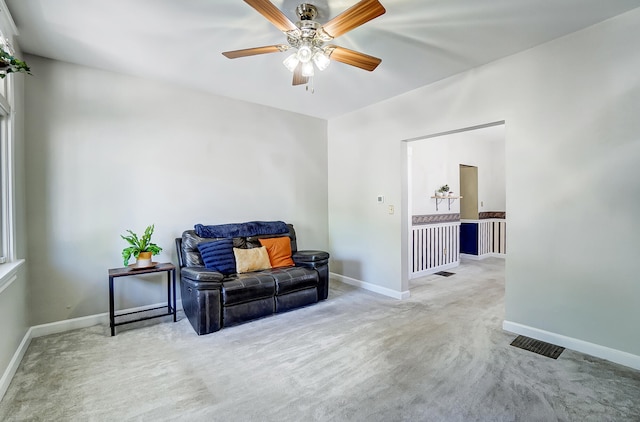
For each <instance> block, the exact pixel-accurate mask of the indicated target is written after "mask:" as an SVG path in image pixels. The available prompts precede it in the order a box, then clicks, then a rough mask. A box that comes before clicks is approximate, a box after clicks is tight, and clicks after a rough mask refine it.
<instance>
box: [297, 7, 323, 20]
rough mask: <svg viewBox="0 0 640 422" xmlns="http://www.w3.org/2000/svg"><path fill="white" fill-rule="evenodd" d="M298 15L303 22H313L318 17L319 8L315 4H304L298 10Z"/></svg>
mask: <svg viewBox="0 0 640 422" xmlns="http://www.w3.org/2000/svg"><path fill="white" fill-rule="evenodd" d="M296 13H297V14H298V16H299V17H300V20H301V21H312V20H314V19H315V18H316V16H318V8H317V7H315V6H314V5H313V4H309V3H302V4H301V5H300V6H298V7H297V8H296Z"/></svg>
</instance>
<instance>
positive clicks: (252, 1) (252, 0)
mask: <svg viewBox="0 0 640 422" xmlns="http://www.w3.org/2000/svg"><path fill="white" fill-rule="evenodd" d="M244 2H245V3H247V4H248V5H249V6H251V7H253V8H254V9H256V10H257V11H258V13H260V14H261V15H262V16H264V17H265V18H267V19H268V20H269V22H271V23H272V24H274V25H275V27H276V28H278V29H279V30H281V31H282V32H287V31H291V30H294V29H297V27H296V26H295V25H294V24H293V22H291V21H290V20H289V18H287V17H286V16H285V15H284V13H282V12H281V11H280V9H278V8H277V7H276V6H274V4H273V3H271V2H270V1H269V0H244Z"/></svg>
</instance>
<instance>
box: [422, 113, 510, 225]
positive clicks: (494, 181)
mask: <svg viewBox="0 0 640 422" xmlns="http://www.w3.org/2000/svg"><path fill="white" fill-rule="evenodd" d="M409 148H411V150H412V153H411V156H410V158H409V160H411V169H412V175H411V188H412V189H411V204H412V206H411V208H412V214H413V215H426V214H449V213H459V212H460V201H459V200H455V201H452V202H451V209H450V210H449V207H448V205H447V202H448V201H446V200H444V201H442V202H440V205H438V210H437V211H436V205H435V201H436V200H435V199H433V198H431V197H432V196H433V195H434V193H435V191H436V190H437V189H438V188H440V186H442V185H444V184H445V183H446V184H448V185H449V188H450V189H451V191H453V192H454V195H460V164H464V165H469V166H475V167H477V168H478V211H479V212H483V211H504V210H505V206H506V203H505V170H504V169H505V162H504V151H505V143H504V125H499V126H493V127H489V128H482V129H476V130H470V131H465V132H458V133H452V134H448V135H443V136H437V137H434V138H429V139H423V140H419V141H414V142H411V143H410V144H409ZM463 199H464V198H463ZM481 203H482V205H481Z"/></svg>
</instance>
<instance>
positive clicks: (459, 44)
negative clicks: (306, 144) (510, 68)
mask: <svg viewBox="0 0 640 422" xmlns="http://www.w3.org/2000/svg"><path fill="white" fill-rule="evenodd" d="M380 1H381V3H382V4H383V5H384V7H385V8H386V9H387V13H386V14H384V15H382V16H381V17H379V18H377V19H374V20H373V21H370V22H368V23H366V24H365V25H363V26H361V27H359V28H356V29H355V30H353V31H351V32H349V33H348V34H346V35H343V36H341V37H339V38H337V39H336V40H335V41H334V43H335V44H338V45H341V46H343V47H347V48H350V49H353V50H357V51H361V52H363V53H367V54H370V55H373V56H376V57H380V58H381V59H382V64H381V65H380V66H379V67H378V68H377V69H376V70H375V71H374V72H371V73H370V72H367V71H364V70H361V69H358V68H354V67H351V66H347V65H344V64H342V63H337V62H334V63H332V64H331V66H329V68H328V69H327V70H325V71H324V72H322V73H318V74H317V75H316V77H315V78H314V84H315V92H314V93H313V94H312V93H311V92H310V91H305V88H304V86H297V87H293V86H291V73H289V71H288V70H287V69H285V67H284V66H283V65H282V60H283V59H284V58H285V57H286V56H287V53H276V54H267V55H263V56H252V57H244V58H239V59H235V60H229V59H227V58H225V57H224V56H222V54H221V53H222V52H223V51H228V50H236V49H242V48H249V47H257V46H263V45H272V44H279V43H286V40H285V37H284V35H283V34H282V33H281V32H280V31H278V30H277V29H276V28H275V27H274V26H273V25H271V23H269V21H267V20H266V19H265V18H264V17H262V16H261V15H260V14H259V13H258V12H256V11H255V10H254V9H253V8H251V7H250V6H249V5H248V4H246V3H245V2H243V1H242V0H6V3H7V5H8V7H9V10H10V12H11V15H12V16H13V19H14V21H15V22H16V25H17V27H18V30H19V32H20V35H19V37H18V38H17V40H18V44H19V45H20V47H21V48H22V49H23V51H25V52H28V53H31V54H36V55H40V56H43V57H48V58H52V59H57V60H63V61H67V62H71V63H77V64H80V65H85V66H91V67H96V68H100V69H106V70H111V71H115V72H121V73H125V74H131V75H137V76H142V77H147V78H154V79H159V80H164V81H168V82H172V83H178V84H183V85H187V86H190V87H192V88H195V89H198V90H202V91H206V92H210V93H213V94H217V95H223V96H226V97H231V98H236V99H240V100H245V101H250V102H253V103H258V104H264V105H268V106H272V107H277V108H280V109H284V110H290V111H295V112H299V113H303V114H306V115H310V116H315V117H320V118H324V119H329V118H331V117H335V116H339V115H342V114H345V113H348V112H350V111H353V110H356V109H358V108H361V107H364V106H367V105H369V104H372V103H375V102H378V101H381V100H383V99H386V98H390V97H393V96H396V95H399V94H402V93H404V92H407V91H410V90H413V89H415V88H418V87H420V86H423V85H427V84H429V83H432V82H434V81H437V80H440V79H443V78H446V77H448V76H450V75H453V74H456V73H459V72H462V71H465V70H468V69H470V68H473V67H476V66H479V65H482V64H485V63H488V62H490V61H493V60H496V59H498V58H501V57H505V56H508V55H511V54H514V53H516V52H518V51H522V50H525V49H528V48H530V47H533V46H535V45H538V44H541V43H544V42H546V41H549V40H552V39H554V38H557V37H560V36H563V35H565V34H569V33H571V32H574V31H576V30H579V29H581V28H584V27H587V26H590V25H592V24H594V23H597V22H599V21H602V20H605V19H607V18H610V17H612V16H615V15H618V14H620V13H623V12H625V11H628V10H631V9H633V8H636V7H640V0H380ZM302 2H303V1H301V0H273V3H274V4H275V5H276V6H277V7H278V8H280V9H281V10H282V11H283V12H284V13H285V14H286V15H287V16H288V17H289V19H291V20H292V21H294V22H295V21H296V16H295V13H294V10H295V7H296V6H297V5H298V4H299V3H302ZM307 2H308V3H313V4H315V5H317V6H318V8H319V9H320V16H319V17H318V19H317V20H318V21H319V22H321V23H323V22H326V21H327V20H329V19H330V18H331V17H333V16H336V15H337V14H339V13H340V12H342V11H343V10H345V9H347V8H348V7H350V6H352V5H354V4H355V3H357V0H307ZM33 73H34V75H36V76H37V73H38V69H33Z"/></svg>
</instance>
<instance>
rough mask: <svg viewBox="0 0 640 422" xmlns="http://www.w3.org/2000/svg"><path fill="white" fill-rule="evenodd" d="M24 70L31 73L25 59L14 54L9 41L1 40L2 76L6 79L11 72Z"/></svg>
mask: <svg viewBox="0 0 640 422" xmlns="http://www.w3.org/2000/svg"><path fill="white" fill-rule="evenodd" d="M17 72H24V73H28V74H29V75H30V74H31V68H29V66H28V65H27V63H26V62H25V61H24V60H20V59H18V58H16V57H14V56H13V49H12V48H11V46H10V45H9V43H8V42H7V40H2V41H1V42H0V78H2V79H4V78H5V77H6V76H7V75H8V74H9V73H17Z"/></svg>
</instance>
